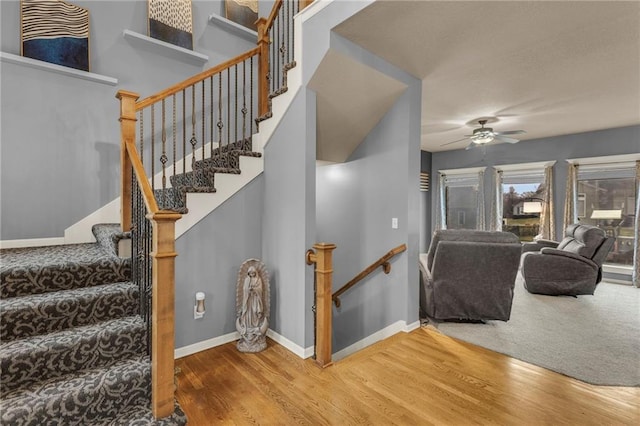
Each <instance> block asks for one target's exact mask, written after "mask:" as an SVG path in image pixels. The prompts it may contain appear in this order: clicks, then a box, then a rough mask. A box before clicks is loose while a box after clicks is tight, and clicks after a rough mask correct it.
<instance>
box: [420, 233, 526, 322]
mask: <svg viewBox="0 0 640 426" xmlns="http://www.w3.org/2000/svg"><path fill="white" fill-rule="evenodd" d="M520 252H521V244H520V242H519V241H518V237H516V236H515V235H513V234H512V233H509V232H490V231H472V230H463V229H451V230H441V231H436V232H434V234H433V237H432V239H431V246H430V247H429V251H428V253H426V254H421V255H420V262H419V263H420V272H421V273H420V275H421V289H420V309H421V311H422V313H423V315H426V316H427V317H430V318H434V319H437V320H480V321H483V320H502V321H507V320H508V319H509V317H510V315H511V302H512V301H513V287H514V282H515V279H516V274H517V272H518V265H519V261H520Z"/></svg>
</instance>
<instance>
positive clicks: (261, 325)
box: [236, 259, 270, 352]
mask: <svg viewBox="0 0 640 426" xmlns="http://www.w3.org/2000/svg"><path fill="white" fill-rule="evenodd" d="M269 294H270V292H269V274H268V273H267V270H266V269H265V267H264V264H263V263H262V262H260V261H259V260H257V259H249V260H247V261H245V262H244V263H243V264H242V266H241V267H240V271H239V272H238V282H237V283H236V330H237V331H238V333H240V340H238V345H237V346H238V350H239V351H240V352H260V351H262V350H264V349H266V347H267V339H266V335H267V329H268V328H269Z"/></svg>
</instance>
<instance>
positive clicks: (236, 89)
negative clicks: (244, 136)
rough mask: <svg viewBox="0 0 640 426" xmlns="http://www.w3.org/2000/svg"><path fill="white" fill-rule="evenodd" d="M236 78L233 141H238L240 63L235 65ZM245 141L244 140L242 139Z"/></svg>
mask: <svg viewBox="0 0 640 426" xmlns="http://www.w3.org/2000/svg"><path fill="white" fill-rule="evenodd" d="M233 72H234V79H233V82H234V84H235V102H234V104H233V115H234V117H235V121H234V123H235V125H234V126H233V141H234V142H235V143H236V144H237V143H238V64H235V65H234V66H233ZM242 142H243V143H244V141H242Z"/></svg>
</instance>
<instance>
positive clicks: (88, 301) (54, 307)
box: [0, 282, 138, 342]
mask: <svg viewBox="0 0 640 426" xmlns="http://www.w3.org/2000/svg"><path fill="white" fill-rule="evenodd" d="M137 313H138V286H136V285H135V284H133V283H132V282H122V283H115V284H102V285H99V286H94V287H85V288H78V289H73V290H65V291H57V292H53V293H42V294H34V295H28V296H23V297H12V298H9V299H2V300H0V314H1V319H0V339H1V340H2V341H3V342H7V341H10V340H16V339H22V338H25V337H31V336H37V335H42V334H46V333H53V332H56V331H61V330H64V329H67V328H71V327H78V326H83V325H89V324H96V323H98V322H100V321H106V320H109V319H114V318H122V317H126V316H130V315H135V314H137Z"/></svg>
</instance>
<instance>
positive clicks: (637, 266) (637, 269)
mask: <svg viewBox="0 0 640 426" xmlns="http://www.w3.org/2000/svg"><path fill="white" fill-rule="evenodd" d="M635 222H636V223H635V244H634V245H633V278H632V281H633V285H634V286H636V287H640V248H638V244H640V161H636V221H635Z"/></svg>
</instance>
